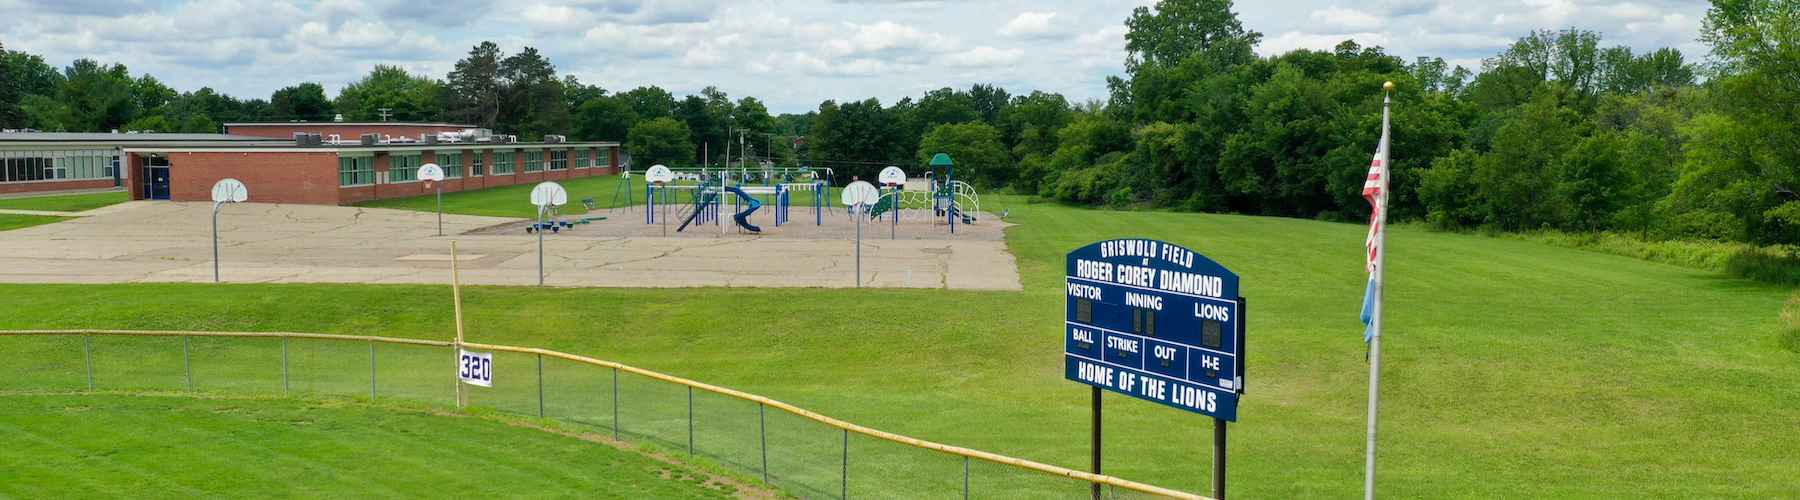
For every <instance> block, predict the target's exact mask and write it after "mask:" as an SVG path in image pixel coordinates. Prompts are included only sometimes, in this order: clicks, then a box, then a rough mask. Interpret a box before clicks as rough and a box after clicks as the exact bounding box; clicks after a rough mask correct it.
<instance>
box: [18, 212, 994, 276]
mask: <svg viewBox="0 0 1800 500" xmlns="http://www.w3.org/2000/svg"><path fill="white" fill-rule="evenodd" d="M212 208H213V205H212V203H194V202H169V201H133V202H127V203H123V204H119V205H113V206H109V207H103V208H98V209H94V210H90V211H87V212H80V213H77V214H75V215H79V216H81V217H80V218H77V219H72V220H67V221H63V222H58V223H54V224H46V225H41V226H33V227H27V228H21V229H15V230H11V231H0V282H5V283H129V282H198V283H205V282H212V281H213V258H212V252H213V246H212V240H211V234H212V226H211V224H212V217H211V212H212ZM807 215H808V216H807V217H805V221H804V224H801V223H800V222H801V221H799V220H793V221H790V222H789V223H788V224H783V225H781V226H779V227H776V226H774V224H772V223H764V222H765V221H766V218H758V220H753V222H756V223H759V224H762V225H763V230H764V233H763V234H762V235H755V234H742V233H739V232H736V231H735V230H731V231H726V230H722V229H720V228H719V227H718V226H716V225H714V226H708V227H706V228H704V229H705V230H695V229H690V230H689V231H692V232H688V231H682V232H679V233H678V232H676V231H674V230H673V226H671V228H670V231H669V232H670V234H671V235H672V236H671V237H666V238H665V237H661V236H660V234H661V227H660V225H647V224H645V223H644V219H643V217H644V214H643V213H642V212H641V211H639V212H636V213H635V214H632V213H619V214H617V215H613V216H608V214H604V213H600V214H593V215H591V216H608V219H607V220H605V221H594V222H593V223H590V224H581V225H576V226H574V228H573V229H572V230H567V231H560V232H557V233H554V234H547V235H544V237H543V245H544V252H543V254H542V256H543V261H544V270H545V277H544V284H545V285H548V286H567V287H699V286H733V287H828V288H848V287H853V286H856V277H855V275H856V273H855V266H856V261H855V251H856V244H855V240H854V239H852V236H851V235H852V232H853V231H855V227H854V225H853V223H852V221H851V220H850V219H848V218H847V217H846V216H843V215H842V214H840V215H839V216H838V217H836V218H835V220H826V221H825V222H824V225H823V226H819V225H815V224H814V221H815V219H814V218H813V217H811V216H810V215H811V214H810V213H808V214H807ZM437 216H438V215H437V214H436V213H431V212H414V211H407V210H390V209H379V208H360V207H338V206H321V205H287V204H264V203H237V204H229V205H226V206H225V207H224V208H223V210H221V211H220V214H219V217H218V223H219V252H220V255H219V274H220V278H221V280H222V281H224V282H228V283H411V284H448V283H450V278H451V275H450V242H451V241H452V240H455V241H456V244H457V248H458V257H457V261H458V266H459V267H460V268H461V275H462V282H463V283H465V284H474V285H536V284H538V259H539V253H538V241H539V237H538V236H537V235H536V234H528V233H526V232H525V231H523V229H524V227H525V226H526V225H528V224H529V222H528V221H525V220H523V219H513V218H505V217H481V216H470V215H454V214H445V215H444V216H443V232H444V234H445V236H438V229H437ZM591 216H590V217H591ZM978 217H981V221H982V222H980V223H978V224H976V225H973V226H958V229H957V234H955V235H951V234H949V232H948V227H947V226H944V225H937V226H933V225H931V224H930V223H928V222H923V221H902V222H901V225H900V228H902V229H901V230H900V231H903V232H904V234H901V235H900V236H901V237H899V238H897V239H889V237H890V234H889V233H891V232H894V231H895V228H893V227H889V226H886V225H879V226H878V225H865V226H863V228H862V229H863V231H864V232H863V238H864V239H863V246H862V269H863V275H862V285H863V286H873V287H889V288H941V289H959V290H1020V289H1021V286H1020V284H1019V273H1018V268H1017V266H1016V265H1015V263H1014V260H1013V256H1012V254H1010V253H1008V252H1007V250H1006V244H1005V242H1004V241H1003V240H1002V238H1001V236H1002V234H1001V231H1000V227H1001V226H1003V223H1001V222H999V220H998V219H997V218H993V217H992V216H990V215H987V214H978ZM580 218H581V217H565V219H568V220H579V219H580ZM794 219H801V217H800V214H795V217H794ZM727 222H729V220H727Z"/></svg>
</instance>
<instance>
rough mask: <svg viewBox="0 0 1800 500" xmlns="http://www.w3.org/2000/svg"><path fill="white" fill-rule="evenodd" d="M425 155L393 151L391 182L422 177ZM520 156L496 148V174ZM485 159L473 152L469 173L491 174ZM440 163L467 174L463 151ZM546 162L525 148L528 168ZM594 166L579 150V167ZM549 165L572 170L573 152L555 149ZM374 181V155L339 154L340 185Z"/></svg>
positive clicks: (450, 172) (509, 169)
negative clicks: (420, 170)
mask: <svg viewBox="0 0 1800 500" xmlns="http://www.w3.org/2000/svg"><path fill="white" fill-rule="evenodd" d="M423 157H424V155H418V154H413V155H393V156H390V157H388V182H409V181H416V180H419V167H420V166H421V165H423V163H421V159H422V158H423ZM517 157H518V153H515V152H510V151H506V152H503V151H495V152H494V165H493V170H494V171H493V175H507V174H511V173H513V165H514V163H515V161H516V160H517V159H518V158H517ZM596 158H598V155H596ZM481 159H482V155H479V154H477V155H471V156H470V157H469V165H468V167H469V175H471V176H476V177H480V176H483V175H487V173H486V172H484V167H485V166H484V165H482V163H481ZM437 164H438V167H441V168H443V169H444V178H446V179H457V178H461V177H462V176H463V155H462V153H438V154H437ZM544 164H545V162H544V152H543V151H526V152H525V159H524V166H523V168H524V169H525V172H527V173H532V172H542V171H544ZM590 166H592V165H591V164H589V163H588V152H587V150H585V149H581V150H576V151H575V168H588V167H590ZM549 168H550V170H568V169H569V152H568V151H567V150H552V151H551V152H550V161H549ZM374 183H375V158H374V157H371V156H345V157H340V158H338V185H339V186H362V185H368V184H374Z"/></svg>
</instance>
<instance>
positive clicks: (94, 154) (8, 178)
mask: <svg viewBox="0 0 1800 500" xmlns="http://www.w3.org/2000/svg"><path fill="white" fill-rule="evenodd" d="M118 161H119V157H118V156H117V155H116V154H115V152H114V151H112V150H93V149H90V150H80V149H65V150H48V151H0V182H29V181H48V180H82V179H111V178H113V177H114V174H115V173H117V171H116V170H117V168H118Z"/></svg>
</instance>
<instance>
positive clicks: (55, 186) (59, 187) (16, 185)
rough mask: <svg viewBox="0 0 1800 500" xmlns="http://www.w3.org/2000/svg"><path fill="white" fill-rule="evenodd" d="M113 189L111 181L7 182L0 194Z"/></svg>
mask: <svg viewBox="0 0 1800 500" xmlns="http://www.w3.org/2000/svg"><path fill="white" fill-rule="evenodd" d="M125 185H126V187H130V185H131V179H125ZM109 187H113V180H112V179H87V180H79V181H44V182H9V183H5V184H0V193H25V192H37V191H63V190H68V189H101V188H109Z"/></svg>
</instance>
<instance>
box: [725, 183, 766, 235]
mask: <svg viewBox="0 0 1800 500" xmlns="http://www.w3.org/2000/svg"><path fill="white" fill-rule="evenodd" d="M725 190H726V191H730V192H731V194H735V195H738V199H742V200H749V201H750V208H746V209H744V211H742V212H738V213H737V215H733V216H731V220H734V221H737V224H738V225H739V226H743V227H744V229H749V230H750V232H752V233H760V232H762V228H760V227H756V226H752V225H750V212H755V211H756V209H758V208H762V200H758V199H756V197H755V196H750V195H749V194H745V193H744V190H742V189H738V187H737V186H725Z"/></svg>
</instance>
